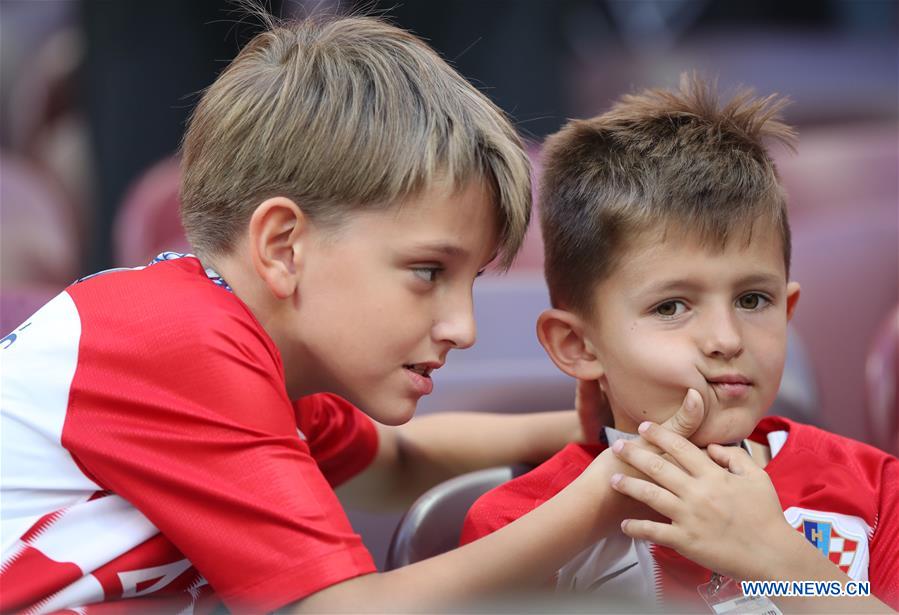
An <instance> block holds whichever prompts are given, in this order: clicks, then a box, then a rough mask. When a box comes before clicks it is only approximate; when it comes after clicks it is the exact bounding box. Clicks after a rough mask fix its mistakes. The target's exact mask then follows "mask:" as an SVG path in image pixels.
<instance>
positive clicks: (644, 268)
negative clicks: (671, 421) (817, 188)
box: [463, 77, 899, 612]
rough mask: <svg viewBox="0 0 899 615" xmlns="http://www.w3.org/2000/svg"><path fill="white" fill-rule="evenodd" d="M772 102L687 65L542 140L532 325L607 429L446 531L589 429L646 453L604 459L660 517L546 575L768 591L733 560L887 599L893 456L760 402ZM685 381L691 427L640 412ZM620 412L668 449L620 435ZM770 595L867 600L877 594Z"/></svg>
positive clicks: (767, 296) (585, 454) (770, 321)
mask: <svg viewBox="0 0 899 615" xmlns="http://www.w3.org/2000/svg"><path fill="white" fill-rule="evenodd" d="M783 104H784V101H783V100H777V99H776V98H774V97H768V98H764V99H758V98H753V97H752V96H751V95H749V94H748V93H743V94H741V95H739V96H737V97H736V98H734V99H733V100H731V101H730V102H729V103H727V104H725V105H723V106H719V105H718V102H717V96H716V94H715V91H714V89H713V88H712V87H711V86H709V85H707V84H706V83H704V82H703V81H702V80H700V79H699V78H697V77H692V78H689V77H684V79H683V80H682V83H681V87H680V89H679V90H677V91H666V90H650V91H646V92H642V93H640V94H637V95H630V96H625V97H624V98H623V99H622V100H621V101H620V102H618V103H617V104H616V105H615V106H614V107H613V108H612V109H611V110H610V111H609V112H607V113H605V114H603V115H601V116H598V117H596V118H593V119H590V120H584V121H573V122H571V123H569V124H568V125H567V126H566V127H565V128H563V129H562V130H561V131H560V132H559V133H557V134H556V135H554V136H552V137H551V138H550V139H549V140H548V143H547V146H546V151H545V157H544V164H545V172H544V178H543V186H542V204H541V224H542V230H543V237H544V242H545V246H546V248H545V249H546V264H545V271H546V279H547V283H548V286H549V289H550V294H551V298H552V303H553V306H554V307H553V308H552V309H550V310H547V311H546V312H544V313H543V314H542V315H541V316H540V318H539V321H538V334H539V337H540V341H541V343H542V344H543V346H544V348H545V349H546V351H547V353H548V354H549V356H550V357H551V358H552V360H553V361H554V362H555V363H556V365H557V366H558V367H559V368H560V369H562V370H563V371H564V372H566V373H567V374H569V375H571V376H574V377H576V378H579V379H582V380H595V381H598V385H599V386H600V387H601V389H602V392H603V393H604V395H605V396H606V398H607V399H608V402H609V404H610V407H611V411H612V415H613V418H614V427H609V428H606V430H605V435H606V441H607V445H594V446H591V445H570V446H568V447H566V448H565V449H564V450H563V451H561V452H560V453H559V454H557V455H556V456H554V457H553V458H552V459H550V460H549V461H547V462H545V463H544V464H542V465H541V466H539V467H538V468H537V469H535V470H534V471H533V472H531V473H529V474H527V475H525V476H523V477H520V478H518V479H516V480H515V481H512V482H510V483H509V484H506V485H503V486H501V487H499V488H498V489H496V490H495V491H493V492H491V493H489V494H487V495H486V496H484V497H483V498H481V499H480V500H479V501H478V502H477V503H476V504H475V506H474V507H473V508H472V510H471V511H470V513H469V517H468V519H467V522H466V527H465V529H464V531H463V542H468V541H471V540H474V539H475V538H478V537H479V536H483V535H484V534H487V533H489V532H492V531H494V530H496V529H497V528H500V527H502V526H504V525H505V524H507V523H509V522H511V521H513V520H514V519H516V518H518V517H519V516H520V515H522V514H525V513H527V512H528V511H529V510H531V509H532V508H534V507H535V506H538V505H539V504H540V503H541V502H542V501H544V500H545V499H546V498H550V497H552V496H553V495H554V494H555V493H557V492H558V491H559V490H561V489H563V488H564V487H565V486H566V485H567V484H568V483H569V482H570V481H571V480H572V479H573V478H575V477H576V476H578V475H579V473H580V472H581V471H582V470H583V469H584V468H585V467H586V466H587V465H588V464H589V463H591V462H592V461H593V459H594V458H595V457H596V456H597V455H599V453H600V452H601V451H603V450H604V449H606V446H608V447H610V448H611V450H612V451H613V452H614V454H615V455H616V456H617V457H618V458H619V459H622V460H624V461H625V462H627V463H628V464H630V465H631V466H632V467H633V468H634V469H636V470H638V471H640V472H642V473H643V474H644V478H635V477H631V476H624V475H623V474H616V476H614V477H613V479H612V481H611V484H610V487H611V488H614V489H615V490H616V491H617V492H619V493H623V494H625V495H627V496H629V497H631V498H634V499H635V500H636V501H639V502H641V503H644V504H645V505H647V506H648V507H649V508H651V509H654V510H655V511H656V512H657V513H658V514H660V515H662V516H663V517H665V518H667V519H670V521H671V522H670V523H666V522H663V521H661V520H658V519H656V520H652V519H646V518H643V519H634V518H630V519H626V520H624V521H623V523H622V526H621V531H620V532H619V531H615V532H612V533H610V534H608V535H606V536H605V537H604V538H603V539H602V540H600V541H599V542H597V543H596V544H594V545H593V546H591V547H590V548H588V549H586V550H584V551H583V552H581V553H580V554H579V555H577V556H576V557H575V558H573V559H571V560H569V561H568V562H567V563H566V564H565V565H564V566H562V567H560V569H559V570H558V572H557V573H556V575H555V577H554V584H555V586H556V587H557V588H559V589H562V590H574V591H599V590H602V591H607V592H609V593H610V594H611V595H617V596H619V597H621V596H628V597H643V598H648V599H653V600H661V601H663V602H664V603H666V604H667V605H668V607H666V608H672V607H671V606H670V605H671V604H674V605H675V606H674V607H673V608H684V609H691V610H692V609H694V608H696V607H697V606H698V605H702V600H701V598H702V599H704V600H705V601H706V602H707V603H708V604H709V606H711V607H713V609H715V610H716V612H728V611H727V609H729V608H731V609H735V610H734V611H733V612H745V611H746V610H749V609H752V608H760V609H762V611H764V610H765V609H768V608H773V605H770V604H751V603H749V602H746V601H741V600H744V599H743V596H742V594H741V593H739V585H738V584H737V585H734V583H735V581H734V580H737V581H740V580H778V581H779V580H803V581H804V580H813V581H839V582H844V583H845V582H849V581H850V579H851V580H853V581H870V584H871V585H870V590H871V593H872V594H874V596H877V598H879V599H881V600H883V601H885V602H887V603H889V604H890V605H892V606H893V607H896V606H899V517H897V513H899V509H897V508H899V489H896V485H897V483H899V461H897V459H896V458H894V457H891V456H889V455H887V454H885V453H883V452H881V451H879V450H876V449H874V448H872V447H870V446H867V445H864V444H861V443H858V442H854V441H852V440H849V439H846V438H842V437H840V436H836V435H834V434H829V433H827V432H824V431H821V430H819V429H816V428H813V427H809V426H806V425H800V424H797V423H794V422H792V421H789V420H786V419H783V418H779V417H773V416H772V417H767V418H762V417H763V416H764V414H765V412H766V411H767V410H768V408H769V407H770V405H771V403H772V402H773V401H774V398H775V395H776V394H777V390H778V386H779V383H780V378H781V375H782V371H783V365H784V360H785V353H786V339H787V336H786V332H787V321H788V320H789V319H790V317H791V316H792V314H793V312H794V310H795V307H796V303H797V300H798V298H799V285H798V284H796V283H795V282H791V281H789V265H790V231H789V224H788V221H787V210H786V198H785V194H784V191H783V189H782V187H781V185H780V181H779V179H778V176H777V173H776V170H775V167H774V164H773V162H772V160H771V158H770V156H769V154H768V151H767V149H766V146H765V141H768V140H773V141H776V142H780V143H782V144H786V145H788V146H789V145H792V143H793V141H794V137H795V135H794V133H793V131H792V130H791V129H790V128H789V127H788V126H786V125H785V124H783V123H782V122H781V121H780V120H779V119H778V118H777V113H778V111H779V110H780V109H781V108H782V106H783ZM685 391H687V392H688V395H689V396H693V397H694V399H695V400H696V402H697V403H699V402H700V400H701V403H702V405H703V407H704V418H703V421H702V424H701V425H700V427H699V429H698V430H697V431H696V432H695V433H694V434H693V435H692V436H691V437H690V441H687V440H686V439H684V438H682V437H679V436H676V435H674V434H670V433H665V432H664V430H659V429H658V427H657V426H655V425H654V424H653V423H652V422H656V423H657V422H659V421H664V420H665V419H667V418H668V417H669V416H671V415H672V414H673V413H674V412H675V410H676V409H677V407H678V404H679V403H680V400H681V399H682V398H683V396H684V393H685ZM697 393H698V395H697ZM638 432H639V433H640V434H642V436H643V438H645V440H647V441H649V442H650V443H652V444H655V445H657V446H659V447H660V448H661V450H662V451H664V452H667V454H668V455H669V457H668V458H664V457H661V456H660V455H659V454H658V453H655V452H649V451H647V450H646V449H645V448H643V447H637V446H634V445H633V443H632V442H630V441H629V440H630V439H631V438H633V437H635V436H636V435H637V434H638ZM735 444H742V447H740V446H733V445H735ZM700 448H702V449H707V452H702V451H701V450H699V449H700ZM744 449H745V450H744ZM672 459H673V460H674V461H676V462H677V463H678V464H679V465H675V464H673V463H670V460H672ZM645 478H649V479H650V480H645ZM822 555H823V557H822ZM734 587H736V588H737V591H736V592H734V591H733V588H734ZM845 587H846V588H847V590H849V591H851V590H852V589H853V588H854V587H855V586H851V587H850V586H845ZM723 588H725V589H723ZM726 592H731V593H726ZM735 594H739V595H736V596H735ZM732 599H733V600H737V602H729V600H732ZM777 600H778V601H779V602H781V603H782V604H783V605H784V606H791V607H797V608H798V607H800V606H804V605H807V606H810V607H811V608H815V609H820V608H825V607H827V608H836V609H838V610H841V611H846V610H852V611H858V610H861V609H867V608H874V609H877V608H883V607H884V605H883V604H882V603H881V602H879V601H878V600H877V599H876V598H874V597H870V598H850V597H845V598H839V599H834V601H833V602H830V603H828V602H827V601H826V600H824V599H822V598H805V599H804V598H801V597H791V598H777ZM804 601H807V602H804ZM697 602H698V605H697V604H696V603H697ZM753 612H755V611H753ZM759 612H761V611H759Z"/></svg>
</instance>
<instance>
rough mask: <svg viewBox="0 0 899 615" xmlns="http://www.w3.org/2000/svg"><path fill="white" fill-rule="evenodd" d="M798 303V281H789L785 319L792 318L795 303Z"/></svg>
mask: <svg viewBox="0 0 899 615" xmlns="http://www.w3.org/2000/svg"><path fill="white" fill-rule="evenodd" d="M797 303H799V282H790V283H789V284H787V320H788V321H789V320H790V319H791V318H793V312H795V311H796V304H797Z"/></svg>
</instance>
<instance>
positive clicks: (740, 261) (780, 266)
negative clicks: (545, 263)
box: [598, 221, 786, 288]
mask: <svg viewBox="0 0 899 615" xmlns="http://www.w3.org/2000/svg"><path fill="white" fill-rule="evenodd" d="M706 272H708V273H712V272H714V273H717V274H719V275H721V276H722V278H727V277H730V276H735V277H743V278H747V277H750V276H751V277H754V278H759V279H761V278H772V277H776V278H777V279H779V280H780V281H782V282H786V263H785V262H784V254H783V239H782V238H781V233H780V230H779V229H778V228H777V227H776V225H774V224H773V223H766V222H763V221H757V222H756V223H755V224H753V225H752V226H751V228H745V229H736V232H735V233H733V234H731V235H730V236H729V237H726V238H721V237H708V236H705V235H703V233H702V232H700V231H699V230H696V229H692V228H688V227H687V226H686V225H683V224H661V223H660V224H657V225H655V226H653V227H650V228H647V229H644V230H641V231H639V232H636V233H634V234H633V235H632V236H631V237H630V238H629V239H628V240H627V241H626V242H623V243H622V245H621V246H620V250H619V254H617V255H616V258H615V259H614V264H613V266H612V268H611V270H610V271H609V274H608V276H607V277H606V278H605V280H611V279H617V280H618V281H623V282H624V283H626V284H627V285H628V286H629V287H640V288H644V287H647V286H650V285H654V284H657V283H659V282H660V281H670V282H674V281H676V280H678V279H687V278H690V277H700V276H702V275H703V274H704V273H706ZM605 280H604V281H605ZM722 281H724V280H723V279H722ZM603 285H604V284H603V283H602V282H600V283H599V284H598V286H603Z"/></svg>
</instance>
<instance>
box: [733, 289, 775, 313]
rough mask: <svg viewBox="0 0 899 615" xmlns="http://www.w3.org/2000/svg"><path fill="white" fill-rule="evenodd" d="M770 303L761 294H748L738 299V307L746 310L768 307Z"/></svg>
mask: <svg viewBox="0 0 899 615" xmlns="http://www.w3.org/2000/svg"><path fill="white" fill-rule="evenodd" d="M769 303H770V301H768V299H767V298H766V297H764V296H763V295H760V294H759V293H746V294H745V295H743V296H741V297H740V298H739V299H737V305H738V306H739V307H740V308H742V309H744V310H757V309H759V308H763V307H765V306H766V305H768V304H769Z"/></svg>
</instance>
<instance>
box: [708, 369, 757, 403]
mask: <svg viewBox="0 0 899 615" xmlns="http://www.w3.org/2000/svg"><path fill="white" fill-rule="evenodd" d="M706 382H708V383H709V385H710V386H711V387H712V390H713V391H715V394H716V395H717V396H718V398H719V399H721V398H725V399H737V398H740V397H743V396H744V395H746V394H747V393H748V392H749V389H750V388H751V387H752V381H751V380H750V379H749V378H746V377H745V376H741V375H740V374H722V375H719V376H712V377H709V378H706Z"/></svg>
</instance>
